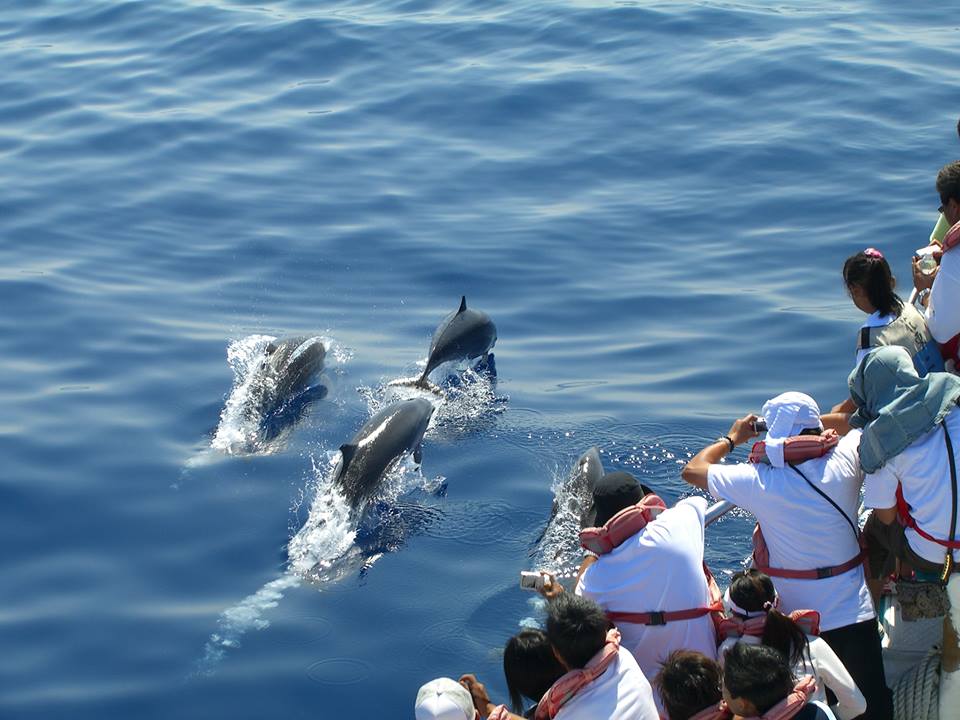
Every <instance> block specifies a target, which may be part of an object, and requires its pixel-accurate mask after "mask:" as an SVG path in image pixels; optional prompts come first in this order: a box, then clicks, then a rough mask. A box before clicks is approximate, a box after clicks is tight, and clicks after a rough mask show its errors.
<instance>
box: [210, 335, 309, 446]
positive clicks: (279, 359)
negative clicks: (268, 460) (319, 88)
mask: <svg viewBox="0 0 960 720" xmlns="http://www.w3.org/2000/svg"><path fill="white" fill-rule="evenodd" d="M326 355H327V347H326V344H325V342H324V340H323V338H320V337H295V338H286V339H277V338H273V337H270V336H268V335H250V336H248V337H245V338H242V339H240V340H236V341H234V342H232V343H231V344H230V346H229V347H228V348H227V362H228V363H229V364H230V367H231V368H232V369H233V372H234V383H233V388H232V389H231V391H230V395H229V396H228V398H227V401H226V403H225V405H224V408H223V411H222V412H221V414H220V423H219V425H218V426H217V430H216V433H215V434H214V437H213V440H212V441H211V447H212V448H213V449H214V450H220V451H221V452H225V453H230V454H232V453H249V452H258V451H262V450H269V449H270V447H269V445H268V444H269V443H270V441H271V440H274V439H275V438H277V437H278V436H279V435H281V434H283V433H284V431H285V430H286V429H288V428H289V427H290V426H291V425H292V424H293V423H295V422H296V421H297V420H298V419H299V418H300V417H301V416H302V414H303V411H304V410H305V409H306V406H307V404H308V403H309V402H310V401H312V400H315V399H319V398H321V397H323V396H324V395H325V394H326V388H325V386H324V385H323V384H322V383H321V380H320V377H321V373H322V371H323V369H324V360H325V358H326Z"/></svg>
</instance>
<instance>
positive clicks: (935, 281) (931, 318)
mask: <svg viewBox="0 0 960 720" xmlns="http://www.w3.org/2000/svg"><path fill="white" fill-rule="evenodd" d="M937 193H939V195H940V212H941V213H942V214H943V217H944V218H945V219H946V223H947V226H948V227H949V228H950V230H948V231H947V233H946V235H945V236H944V239H943V245H942V247H943V254H942V256H941V259H940V267H939V268H937V269H936V270H935V271H934V272H933V273H931V274H930V275H926V274H924V273H923V272H921V270H920V264H919V263H920V259H919V258H917V257H914V259H913V285H914V287H915V288H916V289H917V290H919V291H921V293H922V297H923V299H922V302H923V304H924V306H925V307H926V310H925V312H924V317H925V318H926V321H927V327H929V328H930V332H931V333H932V334H933V337H934V339H935V340H936V341H937V342H939V343H940V344H941V345H945V344H947V343H949V342H950V341H951V340H952V339H953V338H955V337H956V335H957V334H958V333H960V250H957V249H956V245H957V244H958V242H960V239H958V237H957V235H958V233H960V228H957V223H958V222H960V160H958V161H956V162H952V163H950V164H949V165H945V166H943V167H942V168H941V169H940V172H939V173H938V174H937ZM954 230H957V232H953V231H954ZM926 291H929V293H927V292H926ZM950 354H951V356H955V355H956V354H957V350H956V347H955V346H954V347H953V348H952V352H951V353H950Z"/></svg>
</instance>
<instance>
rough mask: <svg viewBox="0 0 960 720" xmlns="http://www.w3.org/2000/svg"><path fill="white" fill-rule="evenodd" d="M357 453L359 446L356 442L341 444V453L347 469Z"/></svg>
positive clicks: (344, 467) (344, 466)
mask: <svg viewBox="0 0 960 720" xmlns="http://www.w3.org/2000/svg"><path fill="white" fill-rule="evenodd" d="M356 454H357V446H356V445H355V444H354V443H344V444H343V445H341V446H340V455H341V456H343V464H342V465H343V469H344V470H346V469H347V466H348V465H349V464H350V461H351V460H353V456H354V455H356Z"/></svg>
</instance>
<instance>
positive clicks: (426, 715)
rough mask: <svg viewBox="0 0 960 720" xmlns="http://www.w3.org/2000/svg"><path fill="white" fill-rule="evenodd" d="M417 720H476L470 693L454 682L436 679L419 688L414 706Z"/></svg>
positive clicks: (477, 716)
mask: <svg viewBox="0 0 960 720" xmlns="http://www.w3.org/2000/svg"><path fill="white" fill-rule="evenodd" d="M414 712H415V713H416V718H417V720H478V718H479V717H480V714H479V713H478V712H477V711H476V709H475V708H474V707H473V698H471V697H470V691H469V690H467V689H466V688H465V687H464V686H463V685H461V684H460V683H458V682H457V681H456V680H451V679H450V678H445V677H442V678H437V679H436V680H431V681H430V682H428V683H427V684H426V685H424V686H423V687H421V688H420V691H419V692H418V693H417V702H416V705H414Z"/></svg>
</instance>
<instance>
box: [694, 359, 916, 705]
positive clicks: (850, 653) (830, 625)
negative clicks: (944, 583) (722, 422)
mask: <svg viewBox="0 0 960 720" xmlns="http://www.w3.org/2000/svg"><path fill="white" fill-rule="evenodd" d="M900 352H901V353H904V354H906V353H905V351H904V350H903V349H902V348H900ZM762 414H763V419H764V420H765V421H766V424H767V427H768V430H767V435H766V438H765V453H766V454H765V457H766V459H767V462H756V463H737V464H730V465H727V464H720V463H721V460H723V458H724V457H725V456H726V455H727V454H728V453H730V452H732V451H733V449H734V447H735V446H736V445H739V444H741V443H744V442H746V441H747V440H749V439H750V438H753V437H756V436H757V435H758V433H757V432H756V431H754V430H753V429H752V427H751V425H752V423H754V422H755V421H757V420H758V419H760V418H759V417H758V416H757V415H754V414H750V415H747V416H745V417H743V418H740V419H739V420H736V421H735V422H734V423H733V425H732V426H731V428H730V430H729V432H728V434H727V435H725V436H721V437H720V438H719V439H718V440H716V441H715V442H714V443H712V444H710V445H708V446H707V447H705V448H704V449H703V450H701V451H700V452H699V453H697V454H696V455H695V456H694V457H693V458H692V459H691V460H690V462H689V463H687V465H686V466H685V467H684V469H683V472H682V474H683V478H684V480H686V481H687V482H689V483H691V484H692V485H695V486H696V487H699V488H701V489H703V490H708V491H709V492H710V494H711V495H713V496H714V497H716V498H717V499H721V500H727V501H729V502H732V503H733V504H735V505H738V506H740V507H742V508H743V509H744V510H748V511H749V512H751V513H753V514H754V516H755V517H756V518H757V521H758V523H759V526H760V529H761V530H762V532H763V538H764V539H765V541H766V546H767V549H768V551H769V565H768V566H767V567H765V568H764V572H765V573H767V574H768V575H771V576H774V577H776V578H777V589H778V591H779V594H780V598H781V601H782V605H783V609H784V611H786V612H790V611H793V610H807V609H812V610H817V611H819V612H820V626H821V630H822V637H823V639H824V640H825V641H826V642H827V644H828V645H830V646H831V647H832V648H833V650H834V652H835V653H836V654H837V656H838V657H839V658H840V659H841V660H842V661H843V664H844V665H845V666H846V668H847V670H848V671H849V673H850V675H851V676H852V677H853V679H854V681H855V682H856V684H857V686H858V687H859V688H860V690H861V691H862V692H863V695H864V696H865V697H866V700H867V712H866V713H865V714H864V716H863V717H865V718H870V719H871V720H872V719H874V718H877V719H881V718H882V719H883V720H889V718H892V715H893V702H892V697H891V694H890V691H889V689H888V688H887V686H886V681H885V680H884V674H883V657H882V655H881V648H880V637H879V634H878V632H877V623H876V613H875V611H874V608H873V601H872V599H871V597H870V591H869V589H868V587H867V583H866V579H865V577H864V572H863V567H862V562H861V551H860V546H859V542H858V530H857V528H856V518H857V509H858V502H859V494H860V485H861V482H862V477H863V476H862V473H861V472H860V467H859V464H858V457H857V443H858V441H859V433H857V432H852V433H850V434H848V435H847V436H846V437H844V438H842V439H840V440H839V442H837V444H836V446H835V447H834V448H833V449H831V450H828V451H827V452H826V454H825V455H823V456H822V457H818V458H814V459H809V460H806V461H804V462H800V463H798V464H789V463H787V462H786V461H785V456H784V452H785V450H784V448H785V447H787V445H786V440H787V439H788V438H792V437H796V436H799V435H801V434H804V435H811V434H812V435H814V436H817V437H820V436H821V434H822V435H823V438H825V439H829V438H830V435H831V433H832V432H833V429H832V428H831V429H830V430H828V431H826V432H825V431H824V430H823V426H822V424H821V416H820V409H819V407H818V406H817V404H816V402H815V401H814V400H813V398H811V397H810V396H809V395H805V394H803V393H798V392H789V393H783V394H782V395H778V396H777V397H775V398H773V399H771V400H769V401H767V402H766V403H765V404H764V406H763V411H762ZM832 420H833V419H832V418H831V421H832ZM841 426H844V427H845V422H843V423H841ZM834 442H835V441H834ZM755 557H756V556H755Z"/></svg>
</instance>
